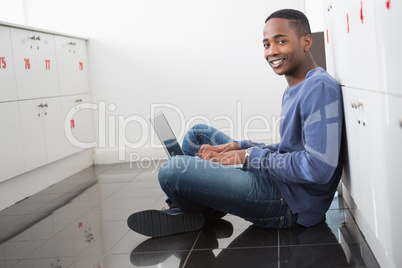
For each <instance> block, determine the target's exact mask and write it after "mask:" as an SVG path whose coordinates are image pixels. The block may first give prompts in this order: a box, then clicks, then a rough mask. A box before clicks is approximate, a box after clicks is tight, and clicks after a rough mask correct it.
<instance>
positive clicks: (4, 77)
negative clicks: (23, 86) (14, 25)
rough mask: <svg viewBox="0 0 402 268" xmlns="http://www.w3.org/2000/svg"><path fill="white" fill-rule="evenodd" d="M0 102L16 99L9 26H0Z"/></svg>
mask: <svg viewBox="0 0 402 268" xmlns="http://www.w3.org/2000/svg"><path fill="white" fill-rule="evenodd" d="M0 44H1V47H0V81H1V90H0V102H1V101H11V100H16V99H17V88H16V85H15V75H14V61H13V52H12V45H11V34H10V28H8V27H3V26H0Z"/></svg>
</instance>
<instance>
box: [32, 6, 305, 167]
mask: <svg viewBox="0 0 402 268" xmlns="http://www.w3.org/2000/svg"><path fill="white" fill-rule="evenodd" d="M25 3H26V9H27V22H28V24H29V25H30V26H34V27H40V28H47V29H51V30H56V31H65V32H68V33H74V34H79V35H88V36H89V64H90V76H91V87H92V92H93V101H94V102H96V103H99V102H105V105H106V107H109V106H108V105H110V104H113V105H114V108H115V110H113V112H110V111H109V110H108V109H106V112H103V111H101V109H99V110H98V111H97V112H99V111H100V114H101V116H100V119H99V121H100V133H99V137H100V148H98V149H97V153H96V155H95V160H96V162H97V163H105V162H116V161H117V160H118V156H119V155H118V149H117V148H118V147H119V144H120V147H125V146H124V144H125V143H126V142H127V143H128V142H130V143H131V145H134V143H137V144H136V145H137V146H138V145H139V144H140V143H141V144H143V141H144V143H145V144H144V145H143V146H141V147H140V148H135V149H132V150H129V151H130V152H138V153H139V154H140V155H141V156H146V155H158V154H160V153H161V152H160V149H159V150H155V149H153V150H149V148H150V135H151V133H153V132H152V131H151V128H150V126H149V124H148V117H149V116H150V114H151V106H152V105H153V104H169V105H172V106H173V107H175V109H176V110H177V111H175V110H174V109H168V108H165V109H157V110H164V111H165V113H166V115H167V117H168V119H169V121H171V123H172V127H173V129H174V131H175V132H176V134H177V136H179V138H180V137H181V136H182V134H183V133H184V131H185V128H186V127H188V126H189V125H193V124H195V123H197V122H203V121H204V122H205V121H207V123H211V124H212V125H213V126H215V127H218V128H223V130H225V129H226V130H228V129H229V128H230V129H231V130H232V131H226V132H227V133H228V134H231V135H233V136H234V138H239V139H243V138H250V139H253V140H268V141H269V140H270V139H272V138H275V135H271V133H269V132H275V133H277V128H278V127H277V123H278V120H279V115H280V104H281V98H282V94H283V91H284V89H285V87H286V85H287V84H286V81H285V79H284V77H279V76H277V75H276V74H274V72H273V71H272V70H271V69H270V67H269V66H268V64H267V63H266V61H265V60H264V58H263V47H262V29H263V26H264V21H265V19H266V17H267V16H268V15H269V14H271V13H272V12H273V11H275V10H277V9H280V8H295V9H299V10H301V11H304V1H303V0H281V1H275V2H274V1H267V0H264V1H263V0H254V1H247V0H219V1H217V0H202V1H201V0H192V1H189V0H170V1H166V0H155V1H145V0H142V1H140V0H136V1H132V0H115V1H106V0H98V1H95V0H86V1H82V0H81V1H78V0H71V1H54V0H32V1H25ZM46 14H47V17H46ZM46 18H48V20H46ZM56 28H57V29H56ZM240 106H241V108H239V107H240ZM105 116H106V119H107V120H105V119H104V117H105ZM130 116H131V117H130ZM195 116H198V117H199V118H201V117H203V118H205V119H206V120H195V121H189V120H191V119H194V117H195ZM216 116H226V117H225V118H230V120H231V121H232V123H233V126H231V123H230V122H229V120H227V119H222V118H223V117H220V118H221V119H219V120H214V118H216ZM255 116H259V117H255ZM261 116H262V117H261ZM102 117H103V118H102ZM119 117H120V120H126V122H120V123H119ZM180 117H183V118H184V119H185V120H180ZM253 118H254V119H253ZM111 120H112V121H111ZM248 120H252V121H251V123H250V122H249V123H250V124H249V123H247V121H248ZM105 121H106V123H105ZM141 124H142V127H141ZM267 124H269V125H267ZM247 125H248V128H254V129H255V128H258V129H264V128H265V130H264V133H255V132H256V131H254V133H251V132H253V131H249V135H247V136H244V134H243V131H244V128H245V127H247ZM103 126H105V128H104V127H103ZM119 127H120V130H119ZM114 129H116V131H113V130H114ZM109 130H111V131H110V132H112V133H113V132H114V134H112V135H108V132H109ZM126 139H127V140H126ZM131 147H135V146H131ZM120 152H122V150H120ZM162 155H163V153H162ZM122 156H124V153H123V154H121V155H120V158H122ZM123 158H124V157H123ZM125 160H126V161H128V160H129V159H128V158H127V156H126V157H125Z"/></svg>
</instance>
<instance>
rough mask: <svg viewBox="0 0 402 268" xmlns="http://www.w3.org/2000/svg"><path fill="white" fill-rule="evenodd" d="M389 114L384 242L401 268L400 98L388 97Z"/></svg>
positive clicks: (401, 102) (401, 148)
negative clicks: (385, 239)
mask: <svg viewBox="0 0 402 268" xmlns="http://www.w3.org/2000/svg"><path fill="white" fill-rule="evenodd" d="M388 103H389V113H388V115H387V117H386V118H385V119H386V120H384V121H385V123H386V125H387V128H386V133H387V136H386V139H385V140H386V145H385V148H386V151H387V154H386V155H385V158H386V162H387V170H386V171H387V172H386V175H385V176H384V177H385V178H387V179H386V180H384V182H386V183H387V194H386V197H387V199H388V200H389V201H390V202H389V204H388V206H387V207H384V209H386V211H387V212H388V217H387V218H386V220H388V225H387V229H386V231H387V232H389V239H388V240H387V241H386V245H387V250H388V251H389V258H390V259H391V260H392V261H391V262H392V263H394V264H395V266H396V267H402V257H401V256H400V248H401V247H402V240H401V236H400V235H397V234H398V233H399V232H398V231H399V229H400V226H399V223H400V222H401V221H402V213H400V211H401V203H400V200H401V197H400V196H401V192H400V189H402V180H401V179H402V176H401V174H402V172H401V159H402V98H401V97H396V96H388Z"/></svg>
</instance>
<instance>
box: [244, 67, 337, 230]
mask: <svg viewBox="0 0 402 268" xmlns="http://www.w3.org/2000/svg"><path fill="white" fill-rule="evenodd" d="M342 120H343V105H342V95H341V90H340V87H339V84H338V82H337V81H336V80H335V79H333V78H332V77H331V76H330V75H329V74H328V73H327V72H326V71H325V70H323V69H322V68H320V67H319V68H317V69H314V70H311V71H309V72H308V73H307V75H306V79H305V80H304V81H303V82H301V83H300V84H297V85H294V86H291V87H287V88H286V90H285V92H284V94H283V98H282V113H281V121H280V135H281V142H280V143H278V144H271V145H265V144H261V143H253V142H251V141H249V140H243V141H238V143H239V145H240V149H245V148H249V147H252V146H255V148H254V149H253V150H252V152H251V154H250V157H249V161H248V166H249V169H251V170H255V171H257V172H260V173H262V174H263V175H264V176H268V177H271V178H272V179H274V180H275V182H276V184H277V186H278V188H279V190H280V192H281V194H282V197H283V198H284V199H285V200H286V203H287V204H288V205H289V207H290V209H291V210H292V212H293V213H298V223H299V224H301V225H303V226H307V227H308V226H312V225H315V224H317V223H320V222H321V221H323V220H324V219H325V213H326V212H327V210H328V209H329V206H330V205H331V202H332V199H333V197H334V194H335V191H336V189H337V186H338V183H339V179H340V177H341V175H342V161H339V156H340V148H341V137H342V123H343V122H342Z"/></svg>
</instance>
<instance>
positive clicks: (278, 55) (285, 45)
mask: <svg viewBox="0 0 402 268" xmlns="http://www.w3.org/2000/svg"><path fill="white" fill-rule="evenodd" d="M302 40H303V38H298V37H297V34H296V32H295V31H294V30H293V29H292V28H290V27H289V21H288V20H287V19H282V18H273V19H270V20H269V21H268V22H267V23H266V24H265V26H264V39H263V45H264V57H265V59H266V60H267V62H268V63H269V65H270V66H271V68H272V69H273V70H274V72H275V73H276V74H278V75H285V76H292V74H294V72H295V71H296V70H297V68H298V67H299V66H300V65H301V64H302V62H303V59H304V48H303V42H302Z"/></svg>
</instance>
